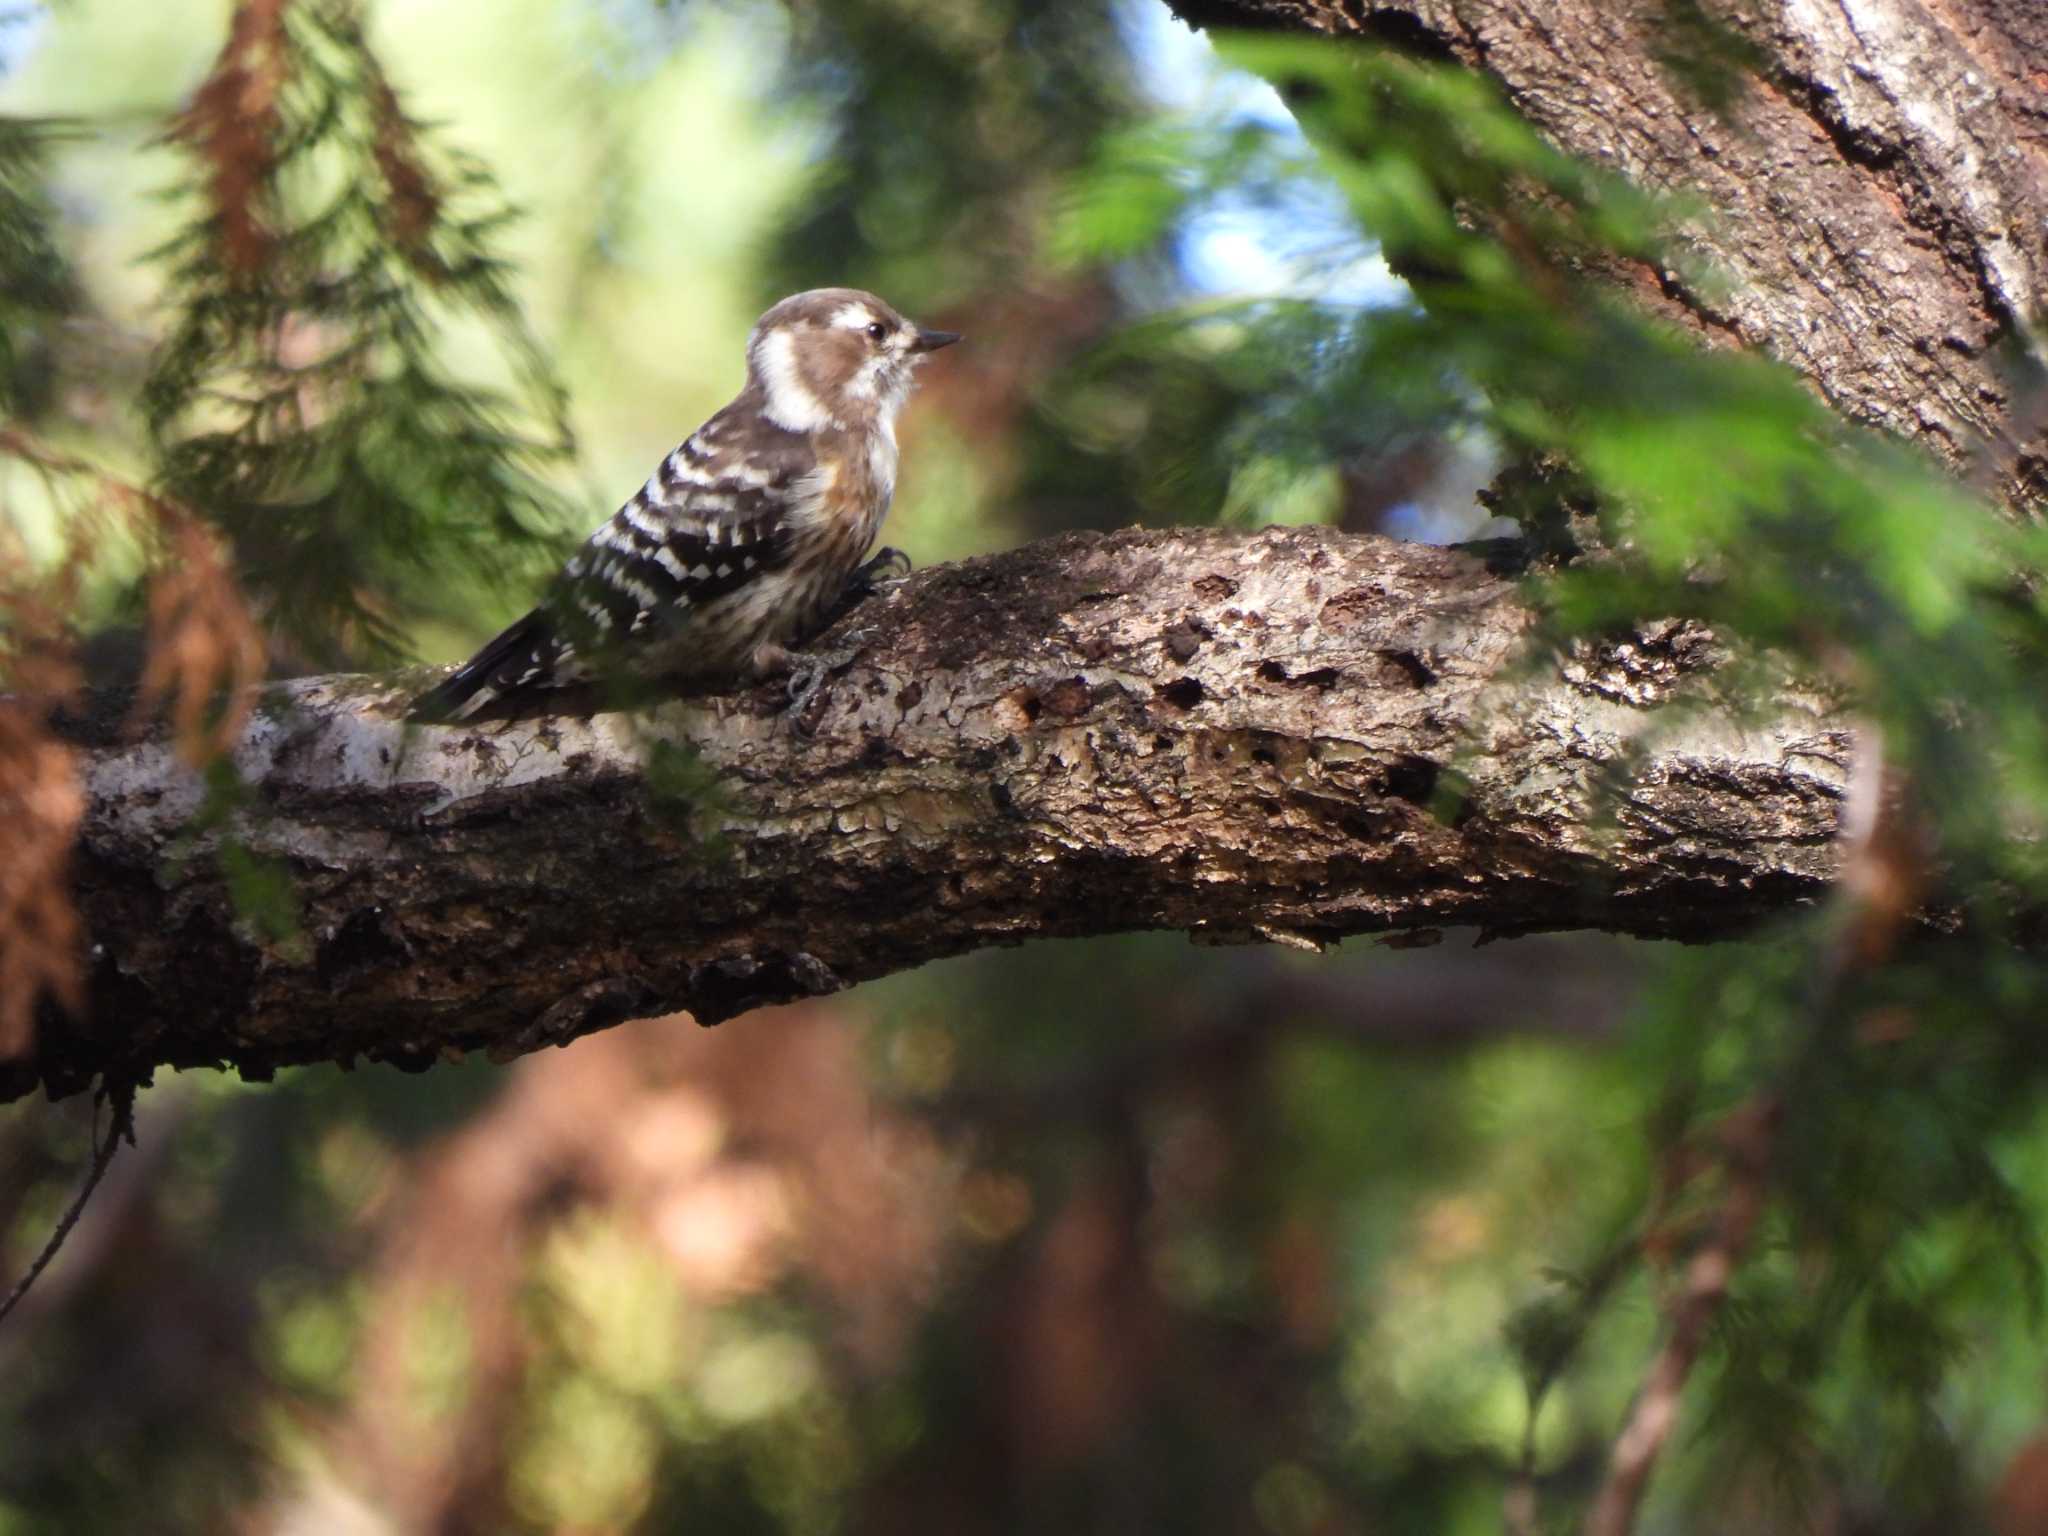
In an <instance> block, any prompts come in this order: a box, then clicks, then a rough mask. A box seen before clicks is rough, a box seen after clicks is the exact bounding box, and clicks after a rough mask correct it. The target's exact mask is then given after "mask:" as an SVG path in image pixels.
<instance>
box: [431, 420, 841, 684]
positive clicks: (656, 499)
mask: <svg viewBox="0 0 2048 1536" xmlns="http://www.w3.org/2000/svg"><path fill="white" fill-rule="evenodd" d="M821 483H822V477H821V474H820V470H819V464H818V456H817V452H816V450H815V449H814V447H813V446H812V444H811V442H810V440H809V439H808V438H807V437H804V436H803V435H801V434H799V433H794V432H789V431H785V430H784V429H782V428H780V427H777V426H776V425H775V424H774V423H772V422H769V421H766V420H764V419H762V418H761V416H760V414H759V413H758V411H755V410H750V409H748V408H747V400H746V397H745V396H744V395H743V396H741V398H740V399H739V400H737V401H735V402H734V403H733V404H732V405H730V406H727V407H726V408H725V409H724V410H723V411H720V412H719V413H718V414H717V415H716V416H714V417H712V418H711V419H710V420H709V421H707V422H706V423H705V424H704V425H703V426H701V427H699V428H698V429H697V430H696V431H695V432H694V433H692V434H691V436H690V437H689V438H688V440H687V441H685V442H683V443H682V444H681V445H679V446H678V447H677V448H676V449H675V451H674V452H672V453H670V454H669V456H668V457H667V458H665V459H663V460H662V462H661V467H660V468H659V469H657V470H655V472H654V473H653V474H652V475H650V476H649V477H648V480H647V483H646V484H645V485H644V486H642V487H641V488H640V489H639V490H638V491H637V492H635V493H634V495H633V496H632V498H631V499H630V500H629V501H627V503H626V504H625V505H624V506H623V507H621V508H619V510H618V511H617V512H615V513H614V514H612V516H611V518H610V519H609V520H608V521H607V522H606V523H605V524H604V526H603V527H601V528H599V529H598V530H597V532H595V533H593V534H592V535H591V536H590V537H589V538H588V539H587V540H585V541H584V544H583V547H582V548H581V549H579V550H578V551H577V552H576V554H575V555H574V556H573V557H572V558H571V559H570V560H569V562H568V563H567V564H566V565H565V566H563V567H562V569H561V571H560V573H559V574H557V575H556V577H555V579H554V582H553V583H552V585H551V586H550V587H549V589H548V593H547V596H546V597H545V598H544V599H543V600H542V602H541V604H540V606H539V607H538V608H536V609H534V611H533V612H532V613H529V614H528V615H526V617H525V618H523V619H521V620H519V621H518V622H517V623H516V624H514V625H512V626H511V628H509V629H507V630H506V631H505V632H504V633H503V634H501V635H499V636H498V637H497V638H496V639H494V640H493V641H491V642H490V644H488V645H486V646H485V647H484V648H483V649H482V650H480V651H479V652H477V654H476V655H475V656H473V657H471V658H470V660H469V661H468V662H467V663H466V664H465V665H463V666H462V667H460V668H458V669H457V670H456V671H455V672H454V673H453V674H452V675H450V676H449V677H448V678H447V679H446V680H445V681H444V682H442V683H441V684H440V686H438V687H436V688H434V689H433V690H431V691H430V692H429V693H427V694H426V695H424V696H423V697H421V698H420V699H419V700H418V701H417V702H416V703H415V704H414V706H413V709H412V712H411V713H412V718H414V719H417V720H434V721H448V720H460V719H463V718H465V717H467V716H468V715H471V714H474V713H475V712H476V711H477V710H479V709H481V708H483V707H484V706H485V705H486V704H489V703H491V702H492V701H493V700H496V699H500V698H504V697H505V696H507V695H509V694H517V693H523V692H526V691H528V690H531V689H537V688H549V687H554V686H557V685H560V684H565V683H571V682H577V681H581V680H583V679H584V678H587V677H589V676H591V675H592V671H593V664H594V663H595V662H596V661H597V659H598V657H599V656H601V655H602V654H603V653H606V652H614V653H616V652H619V651H627V650H631V649H632V648H633V647H634V646H635V645H636V644H639V643H642V642H645V641H648V640H652V639H655V638H657V637H658V636H659V635H661V634H662V633H665V632H670V631H672V630H673V629H675V628H676V627H678V626H679V625H680V624H681V623H682V622H683V621H684V620H686V619H687V618H688V617H689V614H690V611H691V610H692V609H694V608H698V607H701V606H702V605H703V604H705V603H708V602H710V601H712V600H713V599H715V598H719V597H723V596H725V595H726V594H727V593H730V592H734V591H737V590H738V589H739V588H741V587H742V586H744V585H745V584H746V583H747V582H749V581H751V580H753V579H755V578H756V577H758V576H760V575H762V574H764V573H766V572H768V571H773V570H777V569H779V568H780V567H781V566H783V565H784V564H786V563H787V562H788V560H789V557H790V548H791V542H792V536H793V534H794V532H795V531H796V528H797V526H798V525H800V523H801V522H802V520H803V519H804V518H805V517H806V516H807V515H808V514H810V513H811V512H812V511H813V510H814V509H815V507H816V505H817V503H818V498H819V494H820V492H819V486H820V485H821Z"/></svg>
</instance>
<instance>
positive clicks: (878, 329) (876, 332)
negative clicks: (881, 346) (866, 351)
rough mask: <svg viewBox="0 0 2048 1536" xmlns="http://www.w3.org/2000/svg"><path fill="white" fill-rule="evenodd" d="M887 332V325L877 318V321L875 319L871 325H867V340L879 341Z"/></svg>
mask: <svg viewBox="0 0 2048 1536" xmlns="http://www.w3.org/2000/svg"><path fill="white" fill-rule="evenodd" d="M888 334H889V327H887V326H886V325H884V324H882V322H881V321H879V320H877V321H876V322H875V323H874V324H873V325H871V326H869V327H868V340H869V341H880V340H881V339H882V338H883V337H884V336H886V335H888Z"/></svg>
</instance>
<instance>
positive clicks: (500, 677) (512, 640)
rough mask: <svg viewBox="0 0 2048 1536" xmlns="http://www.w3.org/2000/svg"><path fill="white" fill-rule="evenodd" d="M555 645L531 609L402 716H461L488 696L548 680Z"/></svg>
mask: <svg viewBox="0 0 2048 1536" xmlns="http://www.w3.org/2000/svg"><path fill="white" fill-rule="evenodd" d="M560 653H561V646H560V644H559V642H557V640H556V639H555V634H554V630H553V629H552V627H551V626H550V625H549V624H548V620H547V615H546V614H544V613H542V612H541V611H540V610H538V609H536V610H535V611H534V612H532V613H529V614H528V615H527V616H526V617H525V618H523V619H521V620H519V622H518V623H516V624H514V625H512V627H511V628H509V629H507V630H506V631H505V632H504V633H503V634H501V635H499V636H498V638H497V639H495V640H493V641H491V642H490V644H488V645H486V646H485V647H484V648H483V649H482V650H480V651H478V652H477V653H476V654H475V655H474V656H472V657H470V659H469V660H468V661H466V662H464V663H463V664H462V665H461V666H460V667H458V668H456V670H455V671H454V672H452V673H450V674H449V676H448V677H447V678H446V679H445V680H444V681H443V682H442V683H440V684H439V685H438V686H437V687H434V688H431V689H429V690H428V691H427V692H425V693H423V694H421V695H420V696H419V697H418V698H417V699H415V700H414V701H413V706H412V708H411V709H410V710H408V711H406V718H407V719H408V720H421V721H429V722H437V723H443V724H445V723H447V722H449V721H454V720H463V719H467V718H468V717H469V716H471V715H473V714H475V713H476V712H477V711H478V710H480V709H482V708H483V707H484V706H485V705H486V704H489V703H492V702H493V701H494V700H497V699H502V698H504V697H505V696H506V695H507V694H512V693H517V692H519V691H521V690H522V689H527V688H533V687H543V688H544V687H546V686H547V685H548V684H549V683H550V682H552V681H553V674H554V669H555V662H556V659H557V657H558V656H559V655H560Z"/></svg>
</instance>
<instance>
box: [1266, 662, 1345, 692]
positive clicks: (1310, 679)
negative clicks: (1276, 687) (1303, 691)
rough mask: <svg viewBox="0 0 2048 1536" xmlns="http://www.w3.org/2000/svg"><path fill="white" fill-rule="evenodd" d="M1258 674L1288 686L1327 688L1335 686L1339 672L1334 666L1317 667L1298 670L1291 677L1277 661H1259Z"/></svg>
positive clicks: (1267, 679) (1272, 681)
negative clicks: (1298, 671) (1303, 670)
mask: <svg viewBox="0 0 2048 1536" xmlns="http://www.w3.org/2000/svg"><path fill="white" fill-rule="evenodd" d="M1259 676H1260V677H1261V678H1263V679H1264V680H1265V681H1266V682H1269V683H1284V684H1285V685H1286V686H1288V687H1289V688H1316V689H1322V690H1328V689H1331V688H1334V687H1336V686H1337V678H1338V676H1339V673H1338V671H1337V669H1336V668H1335V667H1317V668H1315V669H1314V670H1313V671H1310V672H1300V673H1297V674H1295V675H1294V676H1292V677H1289V676H1288V675H1287V669H1286V668H1285V667H1283V666H1281V665H1280V663H1279V662H1277V661H1262V662H1260V663H1259Z"/></svg>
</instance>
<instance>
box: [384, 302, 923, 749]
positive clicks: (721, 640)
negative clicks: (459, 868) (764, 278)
mask: <svg viewBox="0 0 2048 1536" xmlns="http://www.w3.org/2000/svg"><path fill="white" fill-rule="evenodd" d="M959 339H960V338H959V336H958V335H956V334H955V333H953V332H951V331H933V330H925V329H923V328H921V327H919V326H916V325H913V324H911V322H910V321H908V320H906V319H904V318H903V316H902V315H900V314H898V313H897V312H896V311H895V310H894V309H892V308H890V307H889V306H888V305H887V304H885V303H883V302H882V301H881V300H880V299H878V298H876V297H875V296H874V295H873V294H871V293H863V292H861V291H860V290H859V289H856V288H813V289H811V290H810V291H809V292H807V293H799V294H795V295H792V296H791V297H789V298H786V299H784V300H783V301H782V302H781V303H779V304H777V305H776V306H775V307H774V308H772V309H770V310H769V311H768V312H767V313H766V314H765V315H763V316H762V317H761V319H760V321H759V323H758V324H756V325H755V327H754V329H753V332H752V334H751V335H750V336H749V337H748V338H747V383H746V387H745V388H744V389H742V390H741V391H740V392H739V395H738V396H737V397H736V398H735V399H734V400H733V402H732V403H731V404H730V405H728V406H726V407H725V408H724V409H723V410H721V411H719V412H718V414H717V415H715V416H713V417H712V418H711V419H710V420H709V421H707V422H705V423H704V425H703V426H701V427H699V428H698V429H697V430H696V431H695V432H693V433H691V434H690V436H689V437H687V438H686V439H684V441H683V442H682V444H681V445H680V446H678V447H677V448H676V449H675V451H674V452H672V453H670V454H669V456H668V457H667V458H665V459H663V460H662V461H661V465H660V467H659V468H658V469H656V470H655V472H654V473H653V474H652V475H650V476H648V479H647V483H646V484H645V485H643V486H642V487H641V488H640V489H639V490H638V491H636V492H635V493H634V494H633V497H632V499H631V500H629V501H628V502H627V503H626V504H625V505H624V506H623V507H621V508H619V510H618V511H617V512H616V513H614V514H613V515H612V517H611V519H610V521H608V522H607V523H605V525H604V526H603V527H601V528H599V529H598V530H597V532H595V533H593V534H592V535H591V536H590V537H589V539H588V540H586V541H585V542H584V545H583V547H582V548H581V549H579V550H578V551H577V552H576V554H575V555H574V556H573V557H572V558H571V559H570V560H569V562H568V563H567V564H566V565H564V566H563V567H562V569H561V570H560V572H558V573H557V574H556V576H555V578H554V580H553V582H552V583H551V584H550V585H549V587H548V590H547V593H546V595H545V596H544V597H543V598H542V600H541V603H540V606H539V607H537V608H535V609H534V610H533V612H531V613H529V614H528V615H526V617H525V618H523V619H521V620H519V622H518V623H516V624H514V625H512V627H511V628H509V629H507V630H506V631H505V632H504V633H503V634H501V635H499V636H498V637H497V638H496V639H495V640H493V641H491V642H490V643H489V644H488V645H486V646H485V647H484V648H483V649H482V650H480V651H478V652H477V653H476V655H475V656H474V657H472V658H471V659H470V660H469V661H468V662H466V663H464V664H463V665H462V666H461V667H460V668H458V669H457V670H456V671H455V672H454V673H453V674H451V675H450V676H449V677H448V679H447V680H446V681H445V682H443V683H441V684H440V686H438V687H436V688H434V689H432V690H431V691H429V692H428V693H426V694H424V695H422V696H421V697H420V698H419V699H418V700H417V701H416V702H415V703H414V705H413V707H412V711H411V717H412V718H413V719H415V720H435V721H449V720H460V719H463V718H464V717H466V716H468V715H471V714H473V713H475V712H476V711H477V710H479V709H482V708H483V707H484V706H485V705H486V704H489V703H491V702H492V701H494V700H498V699H503V698H506V697H508V696H514V695H522V694H531V693H533V692H535V691H537V690H541V689H547V688H560V687H565V686H568V685H569V684H572V683H579V682H583V681H586V680H588V679H590V678H592V677H597V676H602V675H604V674H605V673H606V672H607V671H608V670H610V669H612V668H615V667H616V668H619V669H622V670H624V671H627V672H630V673H634V674H638V675H643V676H659V677H675V678H678V679H686V680H690V681H698V682H704V681H712V682H717V681H731V680H738V679H741V678H746V677H757V676H761V675H763V674H766V673H770V672H774V671H778V670H780V669H782V668H785V667H787V666H789V665H790V662H791V659H792V658H791V656H790V653H789V651H788V649H787V647H788V646H789V645H791V644H794V643H797V642H800V641H802V640H803V639H805V638H807V637H808V636H809V635H810V634H811V633H812V632H814V631H815V630H816V628H817V627H818V626H819V624H820V623H821V622H822V621H823V620H824V619H825V618H826V617H827V616H828V615H830V614H831V613H832V611H833V610H834V608H835V607H836V606H837V605H838V604H839V602H840V600H841V598H842V597H843V596H845V595H846V593H847V591H848V589H849V587H850V586H852V585H853V584H855V583H859V582H863V581H868V582H871V581H873V580H875V579H876V578H878V577H880V576H884V575H901V574H903V573H904V572H905V571H907V570H908V568H909V562H908V561H907V560H905V559H904V558H903V556H902V555H901V554H899V553H898V552H897V551H895V550H892V549H885V550H883V551H882V552H881V553H880V554H879V555H877V556H876V557H875V558H874V559H873V560H870V561H868V562H867V563H866V564H865V565H863V564H862V557H863V556H864V555H866V554H867V552H868V548H869V546H870V545H872V544H873V543H874V541H875V535H876V534H877V533H878V532H879V531H880V529H881V526H882V519H883V518H884V517H886V516H887V515H888V512H889V499H890V497H891V495H892V494H893V493H894V491H895V489H896V415H897V412H899V411H900V410H901V409H902V408H903V403H904V401H905V400H906V399H907V398H909V395H910V387H911V383H912V373H913V371H914V370H915V369H916V367H917V365H918V363H920V362H921V361H922V360H923V359H924V358H925V357H926V356H928V355H929V354H930V353H933V352H936V351H937V350H938V349H939V348H940V347H949V346H951V345H952V344H953V343H954V342H956V341H958V340H959Z"/></svg>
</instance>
